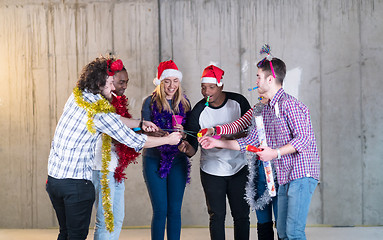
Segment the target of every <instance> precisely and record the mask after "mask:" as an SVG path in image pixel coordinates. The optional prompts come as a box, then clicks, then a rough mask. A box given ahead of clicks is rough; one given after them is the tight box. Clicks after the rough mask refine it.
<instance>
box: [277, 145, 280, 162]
mask: <svg viewBox="0 0 383 240" xmlns="http://www.w3.org/2000/svg"><path fill="white" fill-rule="evenodd" d="M277 154H278V156H277V159H278V160H279V159H281V150H279V148H277Z"/></svg>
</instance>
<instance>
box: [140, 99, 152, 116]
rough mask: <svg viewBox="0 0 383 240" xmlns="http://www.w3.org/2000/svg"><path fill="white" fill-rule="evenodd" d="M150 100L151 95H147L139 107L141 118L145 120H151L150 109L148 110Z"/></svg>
mask: <svg viewBox="0 0 383 240" xmlns="http://www.w3.org/2000/svg"><path fill="white" fill-rule="evenodd" d="M151 101H152V96H149V97H147V98H146V99H145V100H144V103H143V104H142V109H141V119H144V120H145V121H152V119H151V116H150V115H151V114H150V112H151V110H150V102H151Z"/></svg>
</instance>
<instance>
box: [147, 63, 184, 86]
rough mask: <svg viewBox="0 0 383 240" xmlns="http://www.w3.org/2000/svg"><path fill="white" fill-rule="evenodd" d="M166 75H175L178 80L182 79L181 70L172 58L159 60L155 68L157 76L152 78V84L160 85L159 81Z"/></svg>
mask: <svg viewBox="0 0 383 240" xmlns="http://www.w3.org/2000/svg"><path fill="white" fill-rule="evenodd" d="M167 77H177V78H178V80H180V82H181V81H182V72H180V71H179V70H178V67H177V65H176V64H175V63H174V62H173V60H169V61H165V62H160V64H159V65H158V68H157V77H156V78H155V79H154V80H153V83H154V85H156V86H158V85H160V84H161V81H162V80H164V79H165V78H167Z"/></svg>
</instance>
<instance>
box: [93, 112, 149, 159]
mask: <svg viewBox="0 0 383 240" xmlns="http://www.w3.org/2000/svg"><path fill="white" fill-rule="evenodd" d="M94 125H95V127H96V129H97V130H98V131H100V132H103V133H106V134H108V135H109V136H111V137H112V138H114V139H115V140H117V141H118V142H120V143H122V144H125V145H126V146H128V147H130V148H133V149H134V150H136V152H138V151H140V150H141V149H142V148H143V147H144V145H145V142H146V140H147V136H146V135H144V134H137V133H135V132H134V131H133V130H132V129H130V128H129V127H127V126H126V125H125V124H123V123H122V121H121V120H120V116H119V115H118V114H115V113H101V114H96V115H95V116H94Z"/></svg>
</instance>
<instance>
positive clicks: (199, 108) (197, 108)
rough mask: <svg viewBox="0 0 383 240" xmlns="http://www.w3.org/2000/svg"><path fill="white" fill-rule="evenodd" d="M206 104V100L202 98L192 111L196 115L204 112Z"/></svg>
mask: <svg viewBox="0 0 383 240" xmlns="http://www.w3.org/2000/svg"><path fill="white" fill-rule="evenodd" d="M205 103H206V100H205V99H204V98H202V99H201V100H200V101H198V102H197V103H196V104H195V105H194V107H193V109H192V113H193V114H195V113H196V112H202V110H203V109H204V108H205V107H206V105H205Z"/></svg>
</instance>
